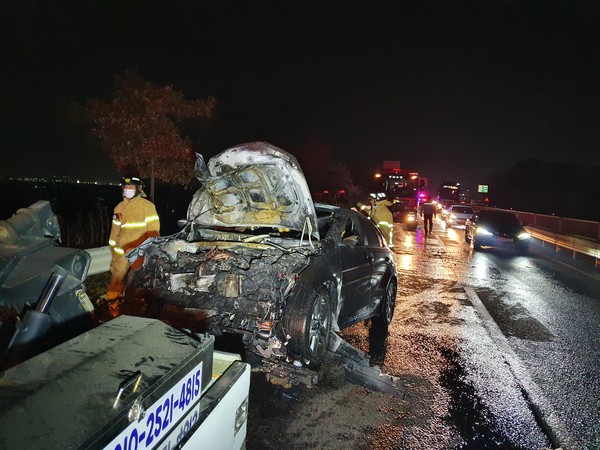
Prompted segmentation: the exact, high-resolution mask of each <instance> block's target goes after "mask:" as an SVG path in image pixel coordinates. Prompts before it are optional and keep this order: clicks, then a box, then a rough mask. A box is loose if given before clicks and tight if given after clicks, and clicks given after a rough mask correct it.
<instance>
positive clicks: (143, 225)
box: [108, 195, 160, 255]
mask: <svg viewBox="0 0 600 450" xmlns="http://www.w3.org/2000/svg"><path fill="white" fill-rule="evenodd" d="M159 233H160V222H159V220H158V214H157V213H156V208H155V207H154V203H152V202H151V201H149V200H146V199H145V198H143V197H141V196H139V195H138V196H137V197H134V198H132V199H127V198H124V199H123V201H121V202H120V203H119V204H118V205H117V206H116V207H115V211H114V215H113V220H112V228H111V230H110V238H109V240H108V245H109V246H110V247H111V249H112V251H113V252H114V253H115V254H117V255H124V254H126V253H127V252H128V251H130V250H131V249H133V248H135V247H137V246H138V245H140V244H141V243H142V242H144V241H145V240H146V239H148V238H149V237H154V236H158V235H159Z"/></svg>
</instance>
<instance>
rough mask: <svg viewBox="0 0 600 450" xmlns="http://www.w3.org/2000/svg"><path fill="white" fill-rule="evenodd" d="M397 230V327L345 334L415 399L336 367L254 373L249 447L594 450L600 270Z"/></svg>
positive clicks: (598, 426) (542, 252) (441, 232)
mask: <svg viewBox="0 0 600 450" xmlns="http://www.w3.org/2000/svg"><path fill="white" fill-rule="evenodd" d="M396 227H397V230H396V231H397V232H396V235H395V253H396V258H397V265H398V278H399V290H398V298H397V308H396V313H395V316H394V320H393V323H392V324H391V326H390V327H389V328H388V330H386V332H382V331H381V330H376V329H373V328H371V326H370V324H368V323H366V324H363V323H361V324H357V325H355V326H353V327H351V328H349V329H348V330H344V332H343V334H342V336H343V338H344V339H345V340H346V341H347V342H349V343H351V344H352V345H354V346H355V347H356V348H358V349H361V350H363V351H365V352H368V353H369V354H370V355H371V364H372V365H375V364H376V365H378V366H380V367H381V368H382V370H383V372H385V373H387V374H390V375H393V376H395V377H398V379H399V380H400V381H401V382H402V386H403V387H404V388H405V389H406V392H407V393H408V394H409V397H408V398H403V397H402V395H399V394H397V395H393V394H384V393H381V392H374V391H371V390H369V389H366V388H364V387H361V386H357V385H355V384H352V383H349V382H348V381H346V379H345V378H344V373H343V370H341V369H340V367H339V366H336V365H335V364H331V365H330V366H326V367H324V370H323V374H322V376H321V380H320V381H319V383H318V384H317V386H315V387H313V388H310V389H307V388H304V387H302V386H295V387H292V388H287V387H282V386H276V385H272V384H269V383H267V382H266V381H265V380H264V375H263V374H261V373H253V376H252V384H251V393H250V412H249V422H248V435H247V441H246V446H247V448H248V449H258V448H261V449H268V448H273V449H275V448H298V449H300V448H336V449H337V448H347V449H479V448H491V449H494V448H497V449H500V448H502V449H541V448H556V447H558V446H562V447H563V448H582V449H588V448H589V449H593V448H600V418H599V411H600V408H599V406H600V403H599V402H600V400H599V399H600V375H599V374H600V370H599V369H598V368H597V361H598V359H599V356H600V354H599V353H600V350H599V348H600V346H599V345H598V336H599V335H600V333H599V332H600V276H599V275H598V271H597V270H596V269H594V268H593V266H589V265H582V266H581V267H579V268H577V267H576V268H570V267H569V265H567V264H566V263H569V264H570V262H571V261H570V260H569V259H568V258H567V259H565V260H564V261H561V258H562V256H563V255H560V254H559V255H556V254H554V252H553V251H547V249H544V248H541V246H540V245H533V246H532V252H531V255H529V256H526V257H523V256H514V255H511V254H508V253H505V252H497V251H490V250H484V251H482V252H473V250H472V249H470V248H469V247H468V246H467V245H466V244H465V243H464V232H463V230H454V229H450V230H445V229H444V228H443V227H441V226H440V225H439V224H436V226H435V228H434V235H433V236H428V237H425V236H423V234H422V230H421V228H420V227H419V229H418V230H417V232H416V233H408V232H405V231H404V230H403V229H402V226H401V225H400V226H398V225H397V226H396Z"/></svg>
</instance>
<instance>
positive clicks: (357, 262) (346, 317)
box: [336, 215, 373, 327]
mask: <svg viewBox="0 0 600 450" xmlns="http://www.w3.org/2000/svg"><path fill="white" fill-rule="evenodd" d="M359 219H360V216H359V215H356V216H348V217H347V218H346V219H345V222H344V226H343V228H342V231H341V235H340V239H339V242H338V243H336V245H337V251H338V255H339V258H340V265H341V269H342V270H341V277H342V288H341V299H342V305H341V308H340V314H339V317H338V323H339V325H340V327H343V326H344V325H348V324H351V323H355V322H358V321H360V320H362V318H363V317H364V318H366V317H368V316H369V314H368V313H367V311H366V307H367V306H368V303H369V298H370V291H371V277H372V273H373V270H372V257H371V254H370V252H369V251H368V246H365V241H364V236H363V235H362V230H361V226H360V223H359Z"/></svg>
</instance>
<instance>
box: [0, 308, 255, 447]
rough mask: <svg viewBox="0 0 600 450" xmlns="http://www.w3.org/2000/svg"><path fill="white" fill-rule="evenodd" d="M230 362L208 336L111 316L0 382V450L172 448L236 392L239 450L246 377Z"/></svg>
mask: <svg viewBox="0 0 600 450" xmlns="http://www.w3.org/2000/svg"><path fill="white" fill-rule="evenodd" d="M215 354H218V355H219V361H218V362H216V364H215V367H214V368H213V356H214V355H215ZM236 359H239V357H238V356H237V355H231V354H221V353H220V352H215V351H214V337H213V336H210V335H195V334H191V333H190V334H188V333H186V332H184V331H179V330H177V329H174V328H172V327H170V326H169V325H166V324H165V323H163V322H160V321H157V320H154V319H146V318H140V317H130V316H120V317H118V318H116V319H114V320H112V321H110V322H107V323H105V324H103V325H101V326H99V327H97V328H95V329H92V330H90V331H88V332H86V333H83V334H81V335H79V336H78V337H76V338H74V339H71V340H69V341H67V342H65V343H63V344H61V345H59V346H57V347H54V348H52V349H50V350H48V351H46V352H44V353H42V354H40V355H38V356H35V357H33V358H31V359H29V360H27V361H25V362H22V363H21V364H19V365H17V366H14V367H12V368H10V369H8V370H6V371H5V372H3V373H2V374H0V449H23V448H36V449H43V448H47V449H70V448H73V449H77V448H82V449H87V448H90V449H91V448H94V449H95V448H109V449H114V450H119V449H120V450H130V449H140V450H141V449H151V448H152V449H153V448H160V449H173V448H177V447H181V446H182V445H185V443H186V442H188V441H190V439H191V436H190V435H191V434H193V432H194V431H197V430H199V429H200V428H201V427H202V424H203V423H204V422H208V419H209V416H210V414H211V412H212V411H214V410H217V409H218V408H219V404H220V403H223V404H225V403H226V400H227V399H226V396H227V393H228V392H229V391H235V390H236V389H237V390H240V392H238V393H236V395H238V397H235V398H232V396H230V398H229V400H228V401H229V402H230V403H232V405H231V407H230V409H231V411H229V415H230V416H232V419H231V420H230V421H231V422H232V423H231V431H230V435H231V436H230V441H231V443H235V446H237V448H239V446H240V445H241V444H240V442H241V441H243V439H244V437H245V431H246V428H245V426H246V424H245V419H246V414H247V395H248V389H249V379H250V375H249V372H250V370H249V366H248V365H247V364H245V363H242V362H241V361H236ZM215 371H216V372H215ZM213 373H215V374H214V375H213ZM240 378H244V382H243V383H238V385H237V386H236V381H237V380H238V379H240ZM236 408H237V409H236ZM233 422H235V423H233ZM234 427H235V429H234ZM212 432H217V433H218V431H217V430H216V429H213V430H211V434H212ZM236 433H238V434H239V436H235V434H236ZM221 438H224V435H221ZM222 442H224V441H222ZM231 443H228V444H227V445H226V447H228V448H231V447H230V445H233V444H231ZM226 447H223V448H226ZM212 448H214V447H212Z"/></svg>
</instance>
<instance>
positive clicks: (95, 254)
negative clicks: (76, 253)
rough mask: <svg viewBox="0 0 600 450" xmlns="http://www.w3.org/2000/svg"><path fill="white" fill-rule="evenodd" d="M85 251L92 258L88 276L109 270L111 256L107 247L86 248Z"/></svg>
mask: <svg viewBox="0 0 600 450" xmlns="http://www.w3.org/2000/svg"><path fill="white" fill-rule="evenodd" d="M85 251H86V252H88V253H89V255H90V256H91V257H92V261H91V263H90V268H89V269H88V276H89V275H97V274H99V273H104V272H108V271H109V270H110V260H111V258H112V255H111V253H110V247H109V246H108V245H107V246H106V247H96V248H88V249H86V250H85Z"/></svg>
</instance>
